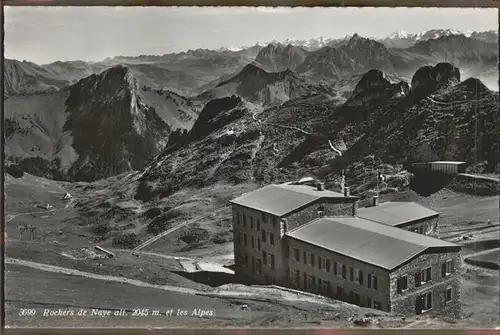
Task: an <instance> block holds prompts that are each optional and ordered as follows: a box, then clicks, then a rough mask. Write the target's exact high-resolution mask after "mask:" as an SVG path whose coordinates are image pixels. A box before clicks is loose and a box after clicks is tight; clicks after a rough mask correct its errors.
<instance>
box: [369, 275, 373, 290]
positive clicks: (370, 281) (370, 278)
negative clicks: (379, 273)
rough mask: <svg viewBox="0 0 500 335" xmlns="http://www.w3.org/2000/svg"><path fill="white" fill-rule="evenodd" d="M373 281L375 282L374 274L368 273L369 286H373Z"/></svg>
mask: <svg viewBox="0 0 500 335" xmlns="http://www.w3.org/2000/svg"><path fill="white" fill-rule="evenodd" d="M372 282H373V279H372V275H371V274H368V288H372Z"/></svg>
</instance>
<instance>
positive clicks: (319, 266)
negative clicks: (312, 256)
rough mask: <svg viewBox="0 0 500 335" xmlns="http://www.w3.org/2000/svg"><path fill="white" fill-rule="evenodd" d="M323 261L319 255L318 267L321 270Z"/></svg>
mask: <svg viewBox="0 0 500 335" xmlns="http://www.w3.org/2000/svg"><path fill="white" fill-rule="evenodd" d="M322 266H323V263H322V262H321V256H318V268H319V269H320V270H321V267H322Z"/></svg>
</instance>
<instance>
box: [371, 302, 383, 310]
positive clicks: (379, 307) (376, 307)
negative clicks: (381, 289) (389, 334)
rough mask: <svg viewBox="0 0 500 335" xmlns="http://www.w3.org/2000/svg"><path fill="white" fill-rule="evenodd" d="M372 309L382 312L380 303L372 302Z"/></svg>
mask: <svg viewBox="0 0 500 335" xmlns="http://www.w3.org/2000/svg"><path fill="white" fill-rule="evenodd" d="M373 308H375V309H378V310H382V303H381V302H380V301H374V302H373Z"/></svg>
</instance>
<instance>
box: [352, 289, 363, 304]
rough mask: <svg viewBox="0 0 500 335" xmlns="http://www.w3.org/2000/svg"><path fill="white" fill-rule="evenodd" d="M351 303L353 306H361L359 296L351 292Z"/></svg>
mask: <svg viewBox="0 0 500 335" xmlns="http://www.w3.org/2000/svg"><path fill="white" fill-rule="evenodd" d="M351 301H352V303H353V304H355V305H358V306H359V305H361V296H360V295H359V294H358V293H356V292H352V295H351Z"/></svg>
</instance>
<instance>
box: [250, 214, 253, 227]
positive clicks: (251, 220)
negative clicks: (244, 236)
mask: <svg viewBox="0 0 500 335" xmlns="http://www.w3.org/2000/svg"><path fill="white" fill-rule="evenodd" d="M250 229H253V216H251V217H250Z"/></svg>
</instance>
